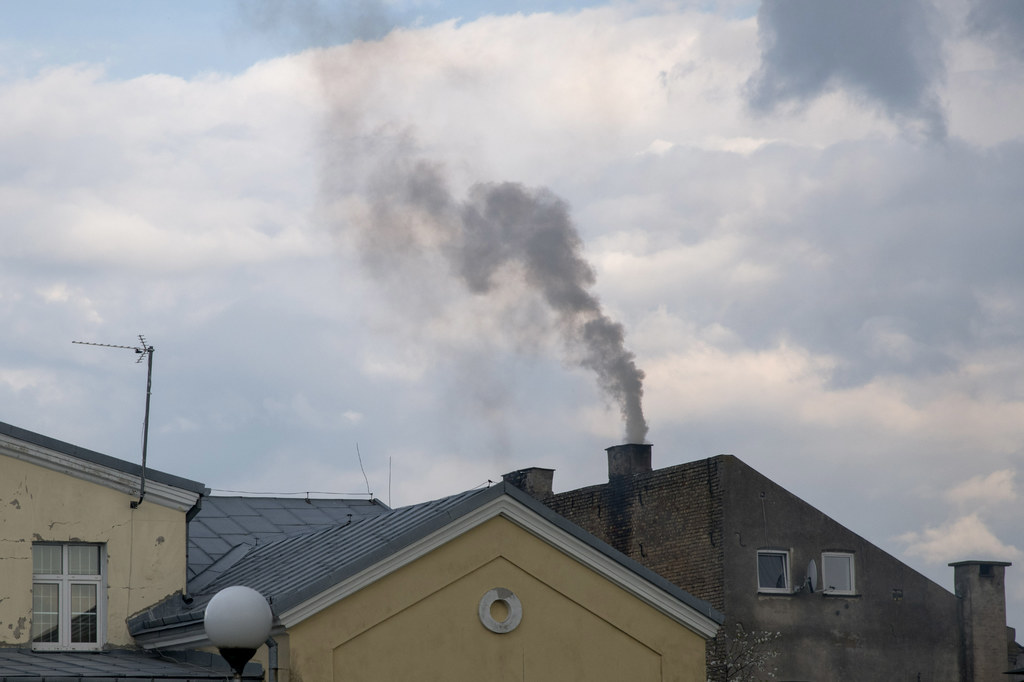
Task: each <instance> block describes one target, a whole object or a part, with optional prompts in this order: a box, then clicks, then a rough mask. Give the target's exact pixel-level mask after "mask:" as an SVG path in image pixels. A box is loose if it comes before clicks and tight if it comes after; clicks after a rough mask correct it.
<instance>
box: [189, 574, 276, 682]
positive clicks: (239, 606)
mask: <svg viewBox="0 0 1024 682" xmlns="http://www.w3.org/2000/svg"><path fill="white" fill-rule="evenodd" d="M273 620H274V614H273V613H271V611H270V605H269V604H268V603H267V600H266V599H264V598H263V595H262V594H260V593H259V592H257V591H256V590H254V589H252V588H251V587H244V586H242V585H234V586H232V587H225V588H224V589H223V590H221V591H220V592H218V593H217V594H215V595H213V599H211V600H210V603H209V604H207V605H206V615H205V617H204V619H203V624H204V625H205V627H206V636H207V638H209V640H210V642H211V643H212V644H213V645H214V646H215V647H217V648H218V649H219V650H220V655H221V656H223V657H224V660H226V661H227V662H228V664H230V665H231V669H232V670H234V671H235V679H239V680H240V679H242V669H243V668H245V664H246V663H248V662H249V659H251V658H252V657H253V654H255V653H256V650H257V649H259V648H260V645H262V644H263V643H264V642H266V641H267V637H269V636H270V626H271V624H272V622H273Z"/></svg>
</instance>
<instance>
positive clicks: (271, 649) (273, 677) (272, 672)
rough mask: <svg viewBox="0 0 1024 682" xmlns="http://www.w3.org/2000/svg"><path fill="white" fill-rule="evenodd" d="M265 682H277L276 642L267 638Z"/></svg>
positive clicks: (271, 638)
mask: <svg viewBox="0 0 1024 682" xmlns="http://www.w3.org/2000/svg"><path fill="white" fill-rule="evenodd" d="M266 644H267V682H277V642H275V641H274V638H273V637H267V641H266Z"/></svg>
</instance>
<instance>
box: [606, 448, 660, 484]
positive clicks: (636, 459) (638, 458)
mask: <svg viewBox="0 0 1024 682" xmlns="http://www.w3.org/2000/svg"><path fill="white" fill-rule="evenodd" d="M605 452H607V453H608V480H611V479H613V478H616V477H618V476H633V475H635V474H641V473H644V472H645V471H650V470H651V444H650V443H626V444H625V445H613V446H611V447H610V448H605Z"/></svg>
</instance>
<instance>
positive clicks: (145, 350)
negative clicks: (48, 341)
mask: <svg viewBox="0 0 1024 682" xmlns="http://www.w3.org/2000/svg"><path fill="white" fill-rule="evenodd" d="M71 343H77V344H80V345H82V346H100V347H102V348H125V349H127V350H133V351H135V352H136V354H138V356H139V359H138V360H136V361H135V363H136V364H138V363H140V362H142V359H143V358H145V359H146V360H147V365H148V366H147V369H146V416H145V417H144V418H143V420H142V480H141V483H140V485H139V499H137V500H132V503H131V507H132V509H138V508H139V505H140V504H142V498H144V497H145V496H146V449H147V446H148V445H149V397H150V395H152V393H153V350H154V348H153V346H151V345H149V344H148V343H146V337H145V336H143V335H142V334H139V343H140V344H141V345H139V346H115V345H114V344H110V343H93V342H91V341H72V342H71Z"/></svg>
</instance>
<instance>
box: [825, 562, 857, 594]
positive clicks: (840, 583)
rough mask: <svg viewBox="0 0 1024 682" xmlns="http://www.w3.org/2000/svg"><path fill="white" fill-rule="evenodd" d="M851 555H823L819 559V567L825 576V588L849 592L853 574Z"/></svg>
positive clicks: (851, 588)
mask: <svg viewBox="0 0 1024 682" xmlns="http://www.w3.org/2000/svg"><path fill="white" fill-rule="evenodd" d="M852 562H853V557H849V556H824V557H822V560H821V567H822V570H823V574H824V578H825V589H826V590H838V591H842V592H850V591H851V590H853V575H852V574H851V568H852V566H851V564H852Z"/></svg>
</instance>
